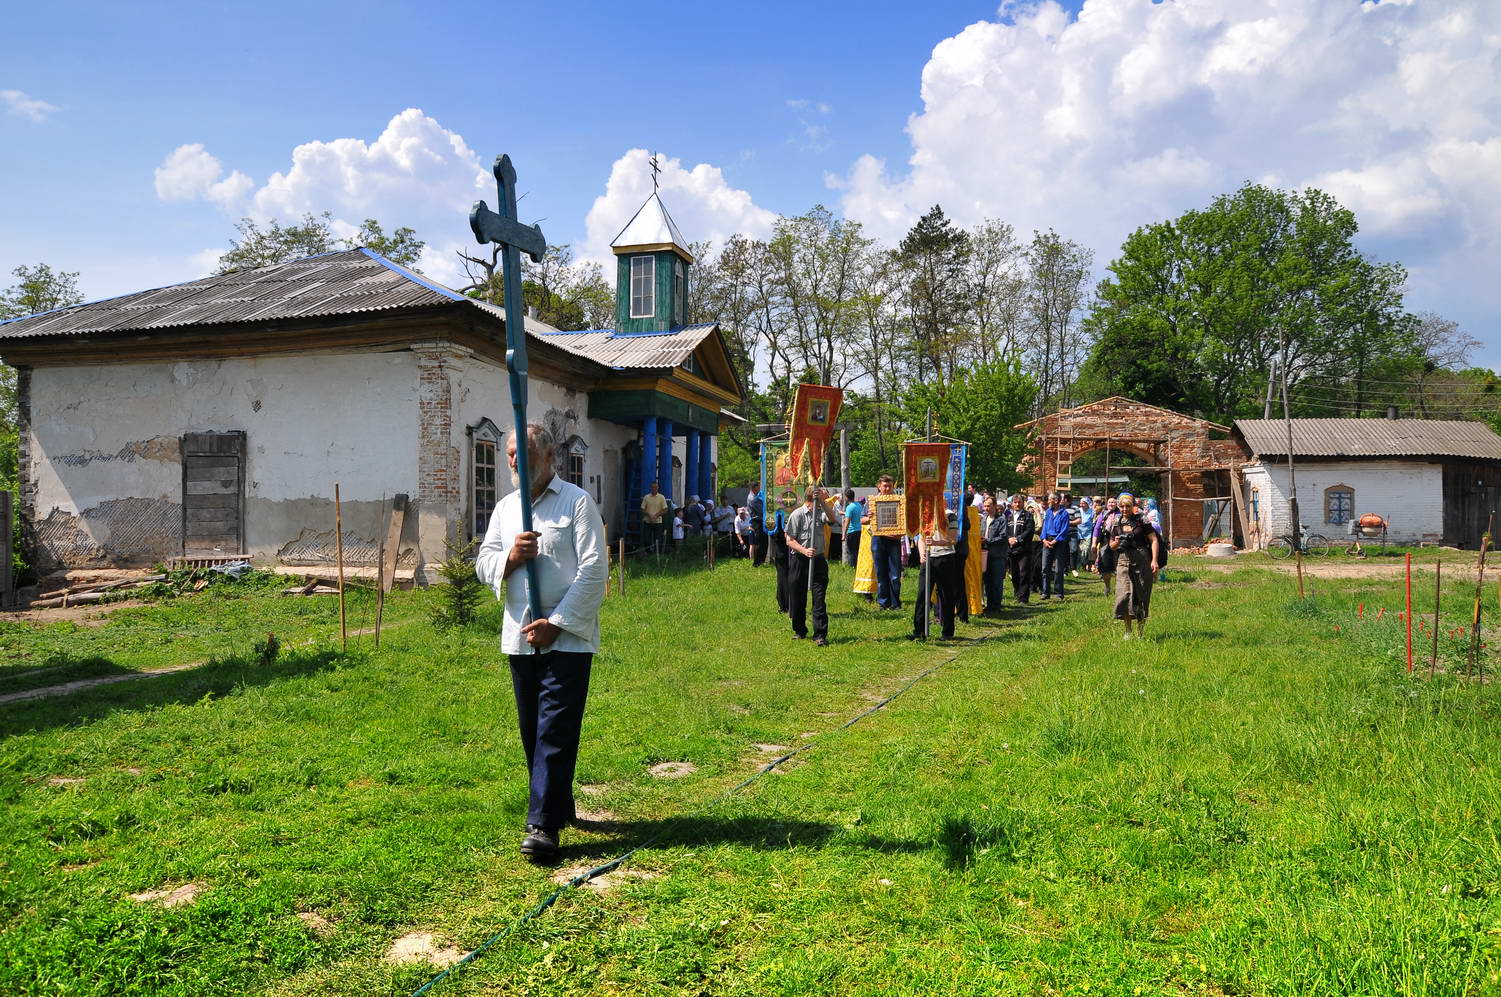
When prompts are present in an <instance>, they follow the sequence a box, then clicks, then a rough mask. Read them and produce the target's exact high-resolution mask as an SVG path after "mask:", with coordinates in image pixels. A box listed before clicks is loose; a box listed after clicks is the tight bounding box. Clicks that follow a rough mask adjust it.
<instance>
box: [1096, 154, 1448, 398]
mask: <svg viewBox="0 0 1501 997" xmlns="http://www.w3.org/2000/svg"><path fill="white" fill-rule="evenodd" d="M1356 230H1357V225H1356V222H1355V216H1354V214H1353V213H1352V212H1351V211H1350V210H1349V209H1347V208H1344V207H1342V206H1340V204H1339V203H1338V202H1336V201H1335V200H1334V199H1333V198H1332V197H1330V196H1329V195H1328V194H1325V193H1324V192H1322V191H1319V190H1316V189H1313V188H1309V189H1307V190H1304V191H1300V192H1289V191H1283V190H1277V189H1274V188H1271V187H1265V186H1262V185H1260V184H1246V185H1245V186H1244V187H1242V188H1241V189H1240V190H1238V191H1236V192H1235V193H1234V194H1228V195H1223V196H1221V197H1218V198H1215V200H1214V201H1213V203H1211V204H1210V205H1209V207H1207V208H1205V209H1202V210H1194V211H1188V212H1185V213H1184V214H1183V215H1181V216H1180V217H1178V218H1177V219H1175V220H1173V221H1168V222H1158V223H1155V224H1152V225H1146V226H1143V227H1142V228H1139V229H1137V230H1136V231H1135V232H1133V233H1132V234H1131V235H1130V236H1129V237H1128V238H1127V239H1126V242H1125V245H1124V246H1123V247H1122V249H1121V255H1120V257H1119V258H1118V259H1116V260H1115V261H1114V262H1113V263H1111V264H1110V272H1111V275H1112V276H1111V277H1109V278H1107V279H1106V280H1104V281H1102V282H1101V283H1100V285H1099V288H1098V290H1097V296H1098V301H1097V303H1096V305H1095V307H1094V310H1093V312H1092V313H1091V315H1090V317H1089V319H1088V322H1087V325H1088V327H1089V330H1090V331H1091V332H1092V333H1093V334H1094V335H1095V336H1096V337H1097V342H1096V344H1095V347H1094V350H1093V353H1092V355H1091V357H1090V363H1091V365H1092V366H1093V368H1094V371H1093V372H1094V374H1096V375H1097V376H1098V377H1100V378H1102V379H1103V380H1106V381H1108V382H1109V383H1110V384H1112V385H1113V386H1114V388H1115V390H1117V391H1119V392H1120V393H1122V394H1126V395H1129V396H1131V397H1133V398H1138V399H1141V400H1142V401H1147V402H1151V403H1153V404H1157V405H1162V406H1164V407H1166V408H1171V409H1175V410H1178V411H1183V412H1196V413H1201V414H1202V415H1204V416H1206V417H1208V418H1211V419H1214V420H1216V421H1220V422H1229V421H1230V420H1232V419H1235V418H1237V417H1244V416H1250V415H1259V414H1260V412H1261V409H1262V403H1263V400H1264V397H1265V389H1266V385H1267V381H1268V378H1269V376H1270V375H1271V371H1272V369H1273V361H1274V360H1275V361H1276V362H1277V363H1278V364H1279V365H1280V367H1281V368H1282V369H1285V370H1286V372H1287V378H1288V385H1289V388H1290V389H1292V390H1293V391H1294V392H1296V390H1297V388H1298V386H1299V385H1301V384H1304V383H1308V384H1310V385H1313V384H1318V385H1322V386H1326V387H1327V386H1329V385H1353V386H1354V387H1355V389H1356V392H1357V394H1356V397H1357V398H1359V397H1360V395H1359V390H1360V385H1361V384H1362V382H1363V381H1365V380H1368V379H1370V378H1372V377H1373V376H1379V372H1380V371H1382V370H1394V369H1398V368H1400V366H1401V365H1402V364H1404V363H1406V362H1409V361H1410V360H1411V359H1413V358H1414V357H1415V356H1416V355H1417V354H1418V352H1419V350H1418V348H1417V344H1416V339H1415V336H1414V324H1413V322H1412V321H1411V319H1410V317H1409V316H1408V315H1407V314H1406V312H1405V311H1404V310H1403V307H1402V288H1403V283H1404V281H1405V278H1406V274H1405V271H1404V270H1403V269H1402V267H1401V266H1400V265H1398V264H1395V263H1379V262H1376V261H1373V260H1371V259H1370V258H1368V257H1366V256H1365V255H1364V254H1362V253H1361V252H1360V251H1359V250H1357V249H1356V248H1355V246H1354V242H1353V239H1354V236H1355V233H1356ZM1360 410H1361V406H1360V405H1359V404H1357V406H1356V412H1352V413H1351V414H1360Z"/></svg>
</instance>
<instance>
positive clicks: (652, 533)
mask: <svg viewBox="0 0 1501 997" xmlns="http://www.w3.org/2000/svg"><path fill="white" fill-rule="evenodd" d="M666 536H667V524H666V523H642V524H641V545H642V546H643V547H645V548H646V549H647V550H650V551H656V552H659V553H660V552H661V551H663V550H666V549H667V544H666V543H665V542H664V540H665V538H666Z"/></svg>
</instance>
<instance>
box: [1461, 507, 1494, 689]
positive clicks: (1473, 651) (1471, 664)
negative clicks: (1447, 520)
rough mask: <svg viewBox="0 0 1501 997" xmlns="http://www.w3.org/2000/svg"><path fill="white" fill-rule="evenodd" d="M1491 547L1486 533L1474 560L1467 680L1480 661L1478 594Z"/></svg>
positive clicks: (1482, 669) (1466, 662)
mask: <svg viewBox="0 0 1501 997" xmlns="http://www.w3.org/2000/svg"><path fill="white" fill-rule="evenodd" d="M1490 545H1491V535H1490V532H1489V531H1487V532H1486V534H1485V536H1483V537H1481V538H1480V556H1479V557H1478V558H1476V559H1475V616H1474V618H1473V619H1471V621H1470V653H1469V655H1468V656H1467V657H1466V658H1465V678H1469V677H1470V674H1471V673H1472V672H1473V671H1474V669H1475V665H1476V663H1478V662H1479V660H1480V593H1481V589H1482V588H1483V587H1484V585H1485V552H1486V550H1487V549H1488V548H1489V547H1490ZM1480 668H1481V673H1480V674H1481V677H1482V678H1484V677H1485V666H1484V665H1481V666H1480Z"/></svg>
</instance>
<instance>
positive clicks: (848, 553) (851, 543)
mask: <svg viewBox="0 0 1501 997" xmlns="http://www.w3.org/2000/svg"><path fill="white" fill-rule="evenodd" d="M844 563H845V564H848V565H849V566H850V567H852V568H853V567H855V566H856V565H857V564H859V563H860V534H858V533H846V534H845V535H844Z"/></svg>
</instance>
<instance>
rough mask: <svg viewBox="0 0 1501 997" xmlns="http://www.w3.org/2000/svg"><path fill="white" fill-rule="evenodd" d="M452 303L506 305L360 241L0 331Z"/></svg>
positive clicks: (63, 331) (113, 327)
mask: <svg viewBox="0 0 1501 997" xmlns="http://www.w3.org/2000/svg"><path fill="white" fill-rule="evenodd" d="M455 303H458V304H462V305H464V306H467V307H474V308H478V309H480V310H481V311H484V312H487V313H489V314H490V315H493V316H495V317H496V318H498V319H500V320H501V321H502V322H504V321H505V317H506V311H505V309H504V308H502V307H500V306H499V305H492V304H490V303H489V302H487V301H480V300H478V299H476V298H471V297H468V296H467V295H464V294H461V293H459V292H458V291H455V290H454V289H452V288H450V287H444V286H443V285H442V284H439V283H437V282H436V281H434V280H431V279H429V278H427V277H425V276H423V275H422V274H419V273H416V272H414V271H412V270H408V269H407V268H406V267H403V266H401V265H400V264H397V263H393V262H391V261H390V260H388V259H386V258H385V257H384V256H381V255H380V254H379V253H376V252H374V251H372V250H369V249H364V248H359V249H349V250H342V251H340V252H337V253H323V254H321V255H319V256H309V257H306V258H304V259H301V260H293V261H292V262H291V263H278V264H275V265H273V266H269V267H258V268H257V269H254V270H241V271H238V272H236V273H228V274H216V275H214V276H212V277H204V278H203V279H202V280H194V281H189V282H188V283H186V284H174V285H172V286H171V287H157V288H152V289H151V290H149V291H137V292H136V293H134V294H125V295H121V296H120V297H118V298H106V299H104V300H103V301H92V302H89V303H87V304H82V305H74V306H72V307H71V308H59V309H57V310H56V311H51V312H43V313H42V314H40V315H29V316H26V317H24V318H18V319H10V320H9V321H5V322H0V339H21V338H29V337H37V336H81V335H85V334H95V333H111V332H144V331H149V330H152V329H171V328H177V327H181V326H189V325H223V324H232V323H235V322H264V321H271V320H276V319H300V318H316V317H320V316H331V315H349V314H355V313H359V312H373V311H382V310H386V309H393V308H422V307H428V306H440V305H452V304H455ZM526 329H527V332H529V333H531V334H532V335H538V334H544V335H545V334H547V333H551V332H556V331H557V330H556V329H554V328H553V327H552V326H550V325H548V324H547V323H545V322H539V321H538V320H536V319H534V318H528V319H527V320H526Z"/></svg>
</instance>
